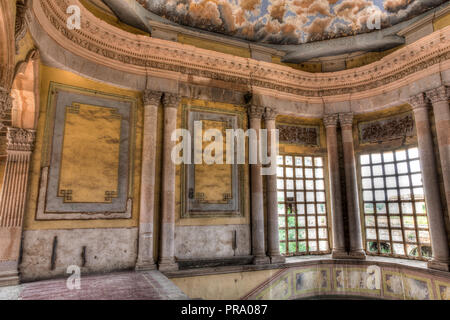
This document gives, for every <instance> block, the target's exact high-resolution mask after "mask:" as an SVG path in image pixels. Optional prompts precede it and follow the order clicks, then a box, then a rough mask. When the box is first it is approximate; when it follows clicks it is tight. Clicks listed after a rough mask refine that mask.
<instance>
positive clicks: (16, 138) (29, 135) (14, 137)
mask: <svg viewBox="0 0 450 320" xmlns="http://www.w3.org/2000/svg"><path fill="white" fill-rule="evenodd" d="M6 139H7V146H6V147H7V150H8V151H28V152H31V151H33V148H34V142H35V140H36V130H26V129H20V128H11V127H8V133H7V135H6Z"/></svg>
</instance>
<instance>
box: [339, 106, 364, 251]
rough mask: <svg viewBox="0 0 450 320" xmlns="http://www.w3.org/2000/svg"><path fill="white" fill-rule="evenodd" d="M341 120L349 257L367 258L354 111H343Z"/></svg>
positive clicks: (340, 116)
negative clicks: (354, 140)
mask: <svg viewBox="0 0 450 320" xmlns="http://www.w3.org/2000/svg"><path fill="white" fill-rule="evenodd" d="M339 122H340V124H341V129H342V145H343V149H344V167H345V185H346V192H347V209H348V227H349V233H350V252H349V256H348V257H349V258H354V259H365V257H366V254H365V252H364V249H363V244H362V233H361V217H360V211H359V210H360V209H359V192H358V184H357V182H356V161H355V147H354V142H353V113H351V112H350V113H341V114H340V115H339Z"/></svg>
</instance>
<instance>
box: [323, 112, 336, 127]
mask: <svg viewBox="0 0 450 320" xmlns="http://www.w3.org/2000/svg"><path fill="white" fill-rule="evenodd" d="M338 120H339V115H338V114H327V115H325V116H324V117H323V124H324V125H325V127H326V128H330V127H337V123H338Z"/></svg>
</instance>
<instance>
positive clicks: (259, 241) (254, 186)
mask: <svg viewBox="0 0 450 320" xmlns="http://www.w3.org/2000/svg"><path fill="white" fill-rule="evenodd" d="M263 114H264V108H262V107H259V106H253V105H252V106H250V107H249V108H248V115H249V118H250V129H252V130H254V131H255V132H256V134H257V136H258V141H259V136H260V130H261V120H262V116H263ZM253 143H254V142H253ZM258 151H259V146H258ZM260 160H261V159H259V157H258V161H257V164H252V165H251V169H250V175H251V177H250V179H251V208H252V211H251V212H252V251H253V256H254V259H253V263H254V264H266V263H269V262H270V259H269V257H267V256H266V250H265V238H264V199H263V177H262V171H261V169H262V165H261V161H260Z"/></svg>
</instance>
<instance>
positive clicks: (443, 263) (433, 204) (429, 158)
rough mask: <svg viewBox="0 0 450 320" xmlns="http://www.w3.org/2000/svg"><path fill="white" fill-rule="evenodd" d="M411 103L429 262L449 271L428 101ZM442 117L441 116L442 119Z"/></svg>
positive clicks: (418, 98)
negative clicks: (426, 218) (423, 200)
mask: <svg viewBox="0 0 450 320" xmlns="http://www.w3.org/2000/svg"><path fill="white" fill-rule="evenodd" d="M409 104H410V105H411V106H412V108H413V111H414V119H415V122H416V130H417V142H418V145H419V154H420V165H421V168H422V176H423V186H424V189H425V190H424V191H425V203H426V205H427V213H428V220H429V221H428V223H429V227H430V236H431V246H432V251H433V258H432V260H431V261H430V262H429V263H428V267H429V268H431V269H438V270H444V271H449V249H448V242H447V234H446V231H445V220H444V212H443V210H442V205H441V197H440V191H439V183H438V175H437V171H436V158H435V156H434V149H433V138H432V136H431V128H430V119H429V115H428V101H427V99H426V98H425V95H424V94H423V93H421V94H419V95H417V96H415V97H412V98H411V99H410V100H409ZM439 116H440V115H438V117H439Z"/></svg>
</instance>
